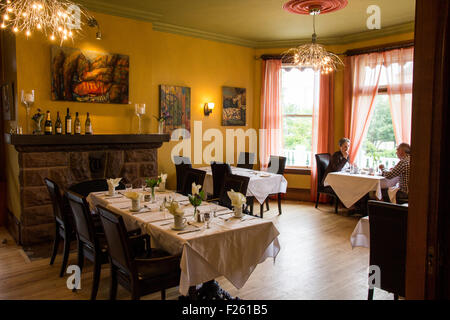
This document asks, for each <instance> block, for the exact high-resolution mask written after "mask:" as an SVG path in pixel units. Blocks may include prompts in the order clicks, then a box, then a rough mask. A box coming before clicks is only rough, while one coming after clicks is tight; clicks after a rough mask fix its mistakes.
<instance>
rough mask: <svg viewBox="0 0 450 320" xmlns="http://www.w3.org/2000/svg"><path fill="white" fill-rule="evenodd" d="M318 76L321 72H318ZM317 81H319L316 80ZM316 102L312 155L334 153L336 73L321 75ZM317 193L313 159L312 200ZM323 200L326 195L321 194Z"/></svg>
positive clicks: (315, 169) (312, 161)
mask: <svg viewBox="0 0 450 320" xmlns="http://www.w3.org/2000/svg"><path fill="white" fill-rule="evenodd" d="M317 77H319V74H318V73H317ZM316 82H317V81H316ZM316 93H317V94H316V97H317V99H315V100H316V103H315V106H317V107H314V109H313V134H312V153H311V154H312V155H315V154H317V153H326V152H329V153H332V152H333V150H334V73H330V74H328V75H324V74H323V75H320V85H319V90H318V92H316ZM316 195H317V164H316V159H315V157H313V159H311V201H316ZM320 200H321V201H326V200H327V199H326V197H323V198H322V196H321V199H320Z"/></svg>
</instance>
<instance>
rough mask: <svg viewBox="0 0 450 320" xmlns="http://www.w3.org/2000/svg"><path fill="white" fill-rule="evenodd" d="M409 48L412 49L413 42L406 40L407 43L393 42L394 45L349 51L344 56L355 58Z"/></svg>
mask: <svg viewBox="0 0 450 320" xmlns="http://www.w3.org/2000/svg"><path fill="white" fill-rule="evenodd" d="M410 47H414V41H411V40H408V41H401V42H394V43H389V44H382V45H379V46H373V47H365V48H359V49H351V50H347V51H345V52H344V54H345V55H346V56H356V55H360V54H367V53H374V52H384V51H389V50H395V49H404V48H410Z"/></svg>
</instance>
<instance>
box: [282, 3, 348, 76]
mask: <svg viewBox="0 0 450 320" xmlns="http://www.w3.org/2000/svg"><path fill="white" fill-rule="evenodd" d="M346 5H347V0H328V1H327V0H321V1H320V0H291V1H289V2H287V3H286V4H285V5H284V6H283V8H284V9H285V10H287V11H289V12H292V13H298V14H306V13H308V14H309V15H312V16H313V34H312V42H311V43H308V44H304V45H300V46H298V47H296V48H291V49H289V50H287V51H286V52H284V53H283V56H285V57H287V58H288V60H290V61H291V62H292V64H294V65H296V66H298V67H310V68H313V69H314V70H315V71H320V72H321V73H322V74H328V73H330V72H334V71H336V70H338V69H339V67H342V66H344V63H343V62H342V60H341V59H340V58H339V57H338V56H337V55H335V54H334V53H332V52H329V51H327V50H326V49H325V48H324V47H323V46H322V45H320V44H318V43H317V34H316V16H317V15H319V14H320V13H321V12H322V10H323V8H325V11H324V12H332V11H335V10H338V9H341V8H343V7H345V6H346Z"/></svg>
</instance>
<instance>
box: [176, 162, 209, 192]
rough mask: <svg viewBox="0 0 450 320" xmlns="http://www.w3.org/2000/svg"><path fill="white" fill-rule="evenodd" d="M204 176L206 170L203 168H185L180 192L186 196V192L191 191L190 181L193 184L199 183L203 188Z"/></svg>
mask: <svg viewBox="0 0 450 320" xmlns="http://www.w3.org/2000/svg"><path fill="white" fill-rule="evenodd" d="M205 176H206V172H205V171H203V170H198V169H193V168H190V169H186V173H185V175H184V182H183V189H182V192H181V194H184V195H185V196H187V195H188V194H191V193H192V183H193V182H195V184H199V185H201V186H202V189H203V183H204V182H205Z"/></svg>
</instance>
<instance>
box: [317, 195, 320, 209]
mask: <svg viewBox="0 0 450 320" xmlns="http://www.w3.org/2000/svg"><path fill="white" fill-rule="evenodd" d="M319 197H320V193H318V192H317V195H316V209H317V207H318V206H319Z"/></svg>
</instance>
